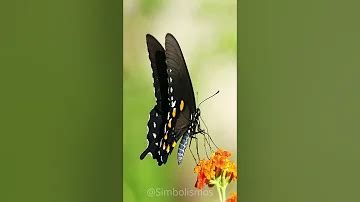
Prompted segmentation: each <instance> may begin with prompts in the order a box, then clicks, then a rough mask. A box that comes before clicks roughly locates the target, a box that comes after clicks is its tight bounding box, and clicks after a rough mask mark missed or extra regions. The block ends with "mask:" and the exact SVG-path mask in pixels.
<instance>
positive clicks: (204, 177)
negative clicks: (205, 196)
mask: <svg viewBox="0 0 360 202" xmlns="http://www.w3.org/2000/svg"><path fill="white" fill-rule="evenodd" d="M230 156H231V153H230V152H228V151H224V150H221V149H218V150H217V151H216V152H215V153H213V154H212V155H211V158H210V159H209V160H200V162H199V163H198V164H197V165H196V166H195V168H194V172H195V173H197V180H196V183H195V187H196V188H198V189H202V188H204V187H205V185H208V186H209V187H212V186H216V188H217V190H218V192H219V198H220V201H221V202H225V199H226V187H227V185H228V184H229V183H230V182H231V181H233V180H236V179H237V171H236V165H235V163H234V162H232V161H230V160H229V157H230ZM236 198H237V196H236V193H235V195H234V194H233V195H231V197H230V198H229V199H228V200H227V201H229V202H233V201H236Z"/></svg>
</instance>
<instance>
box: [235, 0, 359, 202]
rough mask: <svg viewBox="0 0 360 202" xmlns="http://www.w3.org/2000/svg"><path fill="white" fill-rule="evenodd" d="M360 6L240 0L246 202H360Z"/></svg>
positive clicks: (241, 163)
mask: <svg viewBox="0 0 360 202" xmlns="http://www.w3.org/2000/svg"><path fill="white" fill-rule="evenodd" d="M359 6H360V5H359V3H358V2H357V3H356V1H348V0H345V1H325V0H324V1H323V0H317V1H310V0H304V1H286V0H270V1H263V0H253V1H239V10H238V19H239V21H238V42H239V47H238V51H239V52H238V61H239V62H238V65H239V71H238V73H239V77H238V84H239V85H238V86H239V88H238V92H239V94H238V113H239V116H238V121H239V122H238V123H239V125H238V128H239V130H238V133H239V135H238V142H239V144H238V147H239V157H240V161H239V167H240V180H239V182H238V185H239V197H240V201H243V202H255V201H256V202H258V201H261V202H265V201H266V202H320V201H326V202H330V201H331V202H339V201H360V195H359V191H358V189H359V182H360V174H359V170H360V155H359V154H360V147H359V143H360V136H359V134H360V127H359V121H360V107H359V103H360V92H359V86H360V79H359V75H360V68H359V67H360V57H359V53H360V38H359V36H360V27H359V19H360V14H359Z"/></svg>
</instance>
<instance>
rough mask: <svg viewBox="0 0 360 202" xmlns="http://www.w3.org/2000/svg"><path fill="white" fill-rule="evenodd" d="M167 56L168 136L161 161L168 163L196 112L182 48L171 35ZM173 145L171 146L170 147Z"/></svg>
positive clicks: (166, 127) (162, 150) (166, 45)
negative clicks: (169, 156)
mask: <svg viewBox="0 0 360 202" xmlns="http://www.w3.org/2000/svg"><path fill="white" fill-rule="evenodd" d="M165 55H166V65H167V73H168V94H169V95H168V100H169V107H170V111H169V114H168V117H167V126H165V129H166V135H165V137H164V138H163V139H162V140H161V144H162V148H160V156H161V160H163V161H164V162H166V161H167V158H168V155H169V154H171V151H172V150H173V148H174V146H175V145H176V142H177V141H178V140H179V139H180V137H181V136H182V135H183V134H184V133H185V132H186V131H187V130H188V127H189V124H190V122H189V120H190V116H191V113H193V112H194V111H195V107H196V106H195V98H194V92H193V88H192V84H191V80H190V76H189V72H188V69H187V67H186V63H185V60H184V57H183V54H182V52H181V48H180V46H179V44H178V42H177V41H176V39H175V38H174V36H172V35H171V34H167V35H166V38H165ZM169 145H171V146H169Z"/></svg>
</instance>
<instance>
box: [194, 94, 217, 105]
mask: <svg viewBox="0 0 360 202" xmlns="http://www.w3.org/2000/svg"><path fill="white" fill-rule="evenodd" d="M219 92H220V91H219V90H218V91H217V92H216V93H214V94H213V95H211V96H210V97H208V98H206V99H205V100H203V101H201V102H200V104H199V106H198V107H200V105H201V104H202V103H203V102H205V101H206V100H208V99H210V98H212V97H214V96H215V95H217V94H218V93H219Z"/></svg>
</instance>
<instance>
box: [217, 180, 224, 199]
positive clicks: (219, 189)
mask: <svg viewBox="0 0 360 202" xmlns="http://www.w3.org/2000/svg"><path fill="white" fill-rule="evenodd" d="M216 189H217V191H218V193H219V199H220V202H224V200H223V196H222V191H221V188H220V186H219V184H216Z"/></svg>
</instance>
